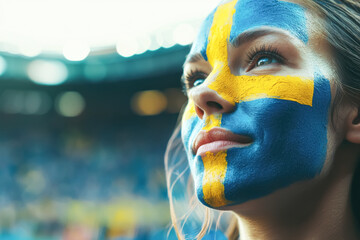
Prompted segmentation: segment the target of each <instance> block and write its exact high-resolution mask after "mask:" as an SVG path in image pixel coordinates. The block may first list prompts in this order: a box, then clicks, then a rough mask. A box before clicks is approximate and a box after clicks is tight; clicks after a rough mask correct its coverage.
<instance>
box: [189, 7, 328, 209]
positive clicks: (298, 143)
mask: <svg viewBox="0 0 360 240" xmlns="http://www.w3.org/2000/svg"><path fill="white" fill-rule="evenodd" d="M213 18H214V13H212V14H211V15H210V16H209V17H208V18H207V20H206V21H205V23H204V25H203V27H202V30H201V33H200V35H201V34H202V35H201V36H200V35H199V38H198V39H197V41H196V42H195V43H194V46H193V48H192V50H191V54H193V53H201V54H202V55H203V56H204V58H205V59H206V60H207V59H208V56H206V54H205V53H206V49H207V45H208V39H207V37H208V36H209V29H211V26H209V25H210V24H211V22H212V20H213ZM210 20H211V21H210ZM263 26H265V27H268V26H270V27H275V28H279V29H281V30H285V31H288V32H289V33H290V34H291V35H293V36H295V37H297V38H298V39H300V40H301V41H302V42H303V43H305V44H306V43H307V42H308V35H307V26H306V18H305V12H304V10H303V9H302V8H301V7H300V6H298V5H296V4H293V3H287V2H282V1H277V0H239V1H238V2H237V3H236V4H235V13H234V16H233V25H232V27H231V32H230V39H229V40H230V41H231V40H233V39H234V38H236V37H237V36H238V35H240V34H241V33H242V32H244V31H248V30H250V29H255V28H258V27H263ZM204 37H206V38H205V39H204ZM209 56H210V55H209ZM216 60H218V59H214V57H213V61H216ZM224 84H225V83H224ZM330 102H331V91H330V83H329V80H327V79H326V78H325V77H324V76H323V75H321V74H318V73H315V74H314V93H313V102H312V105H311V106H309V105H305V104H300V103H298V102H295V101H291V100H284V99H278V98H261V99H255V100H249V101H240V102H237V103H236V105H235V110H234V111H233V112H231V113H224V114H223V115H222V119H221V125H220V127H222V128H224V129H227V130H229V131H231V132H233V133H235V134H240V135H247V136H250V137H252V139H253V140H254V141H253V143H252V144H251V145H249V146H247V147H243V148H231V149H228V150H227V156H226V161H227V166H226V167H227V170H226V174H225V178H224V180H223V182H222V184H223V186H224V195H225V200H226V201H223V202H226V204H225V205H231V204H240V203H243V202H246V201H249V200H252V199H255V198H259V197H263V196H266V195H268V194H270V193H272V192H274V191H276V190H278V189H281V188H283V187H286V186H289V185H290V184H293V183H295V182H298V181H301V180H306V179H312V178H314V177H315V176H316V175H317V174H319V173H320V171H321V170H322V168H323V165H324V161H325V159H326V151H327V149H326V147H327V125H328V109H329V106H330ZM203 126H204V121H203V120H201V119H199V118H198V117H191V118H189V119H186V120H183V124H182V138H183V142H184V146H185V149H186V151H187V155H188V159H189V164H190V168H191V172H192V175H193V176H194V180H195V188H196V191H197V196H198V198H199V199H200V201H201V202H203V203H204V204H205V205H208V206H210V207H218V206H220V205H218V206H214V205H211V204H209V201H206V200H205V196H204V183H203V181H204V171H205V170H204V162H203V161H204V159H203V158H202V157H200V156H195V155H194V154H193V153H192V145H193V142H194V140H195V138H196V136H197V135H198V133H199V132H200V130H201V129H203Z"/></svg>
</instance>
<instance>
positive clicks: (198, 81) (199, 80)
mask: <svg viewBox="0 0 360 240" xmlns="http://www.w3.org/2000/svg"><path fill="white" fill-rule="evenodd" d="M204 81H205V80H204V79H198V80H196V81H195V82H194V87H196V86H199V85H200V84H202V83H203V82H204Z"/></svg>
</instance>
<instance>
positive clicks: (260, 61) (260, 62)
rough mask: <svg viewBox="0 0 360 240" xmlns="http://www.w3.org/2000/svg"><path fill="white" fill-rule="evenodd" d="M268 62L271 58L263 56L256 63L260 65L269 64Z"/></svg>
mask: <svg viewBox="0 0 360 240" xmlns="http://www.w3.org/2000/svg"><path fill="white" fill-rule="evenodd" d="M269 63H271V59H270V58H268V57H264V58H261V59H260V60H259V61H258V63H257V65H258V66H261V65H265V64H269Z"/></svg>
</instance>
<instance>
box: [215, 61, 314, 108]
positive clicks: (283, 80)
mask: <svg viewBox="0 0 360 240" xmlns="http://www.w3.org/2000/svg"><path fill="white" fill-rule="evenodd" d="M225 68H226V67H225ZM225 68H224V69H222V70H221V72H219V75H218V76H217V79H216V80H215V81H213V82H211V83H210V84H209V85H208V87H209V88H210V89H212V90H215V91H216V92H217V93H218V94H219V95H220V96H221V97H222V98H224V99H225V100H227V101H228V102H230V103H232V104H235V103H239V102H244V101H251V100H255V99H260V98H277V99H282V100H289V101H294V102H298V103H299V104H303V105H308V106H312V100H313V95H314V81H313V80H312V79H304V78H300V77H294V76H272V75H263V76H234V75H232V74H227V73H226V70H228V71H229V72H230V69H228V68H227V69H225ZM221 78H223V79H221Z"/></svg>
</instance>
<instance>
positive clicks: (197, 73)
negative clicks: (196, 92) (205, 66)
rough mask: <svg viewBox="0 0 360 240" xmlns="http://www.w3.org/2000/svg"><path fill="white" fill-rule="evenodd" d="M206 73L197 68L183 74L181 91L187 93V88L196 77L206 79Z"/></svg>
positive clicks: (190, 86)
mask: <svg viewBox="0 0 360 240" xmlns="http://www.w3.org/2000/svg"><path fill="white" fill-rule="evenodd" d="M207 76H208V75H207V74H206V73H204V72H202V71H199V70H198V69H194V70H191V71H190V72H189V73H187V74H186V75H185V76H183V77H182V80H181V82H182V86H183V92H184V93H185V95H186V94H187V90H189V89H190V88H192V87H193V84H194V82H195V81H196V80H198V79H206V78H207Z"/></svg>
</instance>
